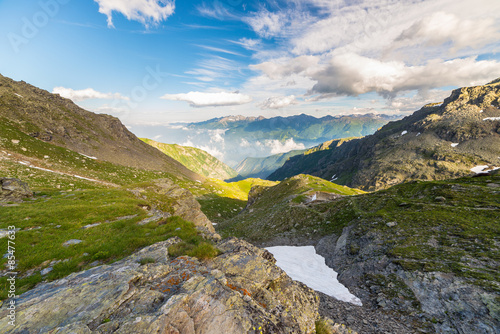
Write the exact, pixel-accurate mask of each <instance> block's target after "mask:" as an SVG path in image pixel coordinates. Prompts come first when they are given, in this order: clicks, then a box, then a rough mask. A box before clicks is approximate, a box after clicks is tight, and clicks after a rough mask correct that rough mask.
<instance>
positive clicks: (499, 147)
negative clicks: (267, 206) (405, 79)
mask: <svg viewBox="0 0 500 334" xmlns="http://www.w3.org/2000/svg"><path fill="white" fill-rule="evenodd" d="M499 108H500V80H496V81H493V82H491V83H490V84H487V85H484V86H476V87H465V88H461V89H457V90H454V91H453V92H452V94H451V95H450V97H448V98H447V99H445V101H444V102H443V103H442V104H430V105H427V106H424V107H423V108H422V109H420V110H419V111H416V112H415V113H414V114H412V115H411V116H408V117H405V118H404V119H402V120H400V121H395V122H390V123H389V124H387V125H385V126H384V127H382V129H380V130H379V131H377V132H376V133H375V134H373V135H371V136H367V137H365V138H361V139H353V140H350V141H347V142H341V141H333V142H332V143H331V144H330V145H329V148H330V149H328V150H321V151H318V152H315V153H312V154H307V155H306V154H304V155H300V156H296V157H292V158H290V159H289V160H288V161H287V162H286V163H285V165H284V166H283V167H281V168H280V169H278V170H277V171H276V172H274V173H273V174H272V175H270V176H269V179H271V180H282V179H284V178H286V177H290V176H293V175H297V174H300V173H306V174H311V175H316V176H319V177H322V178H325V179H327V180H330V179H336V181H335V182H337V183H339V184H345V185H348V186H351V187H359V188H361V189H364V190H375V189H381V188H387V187H388V186H390V185H394V184H398V183H401V182H405V181H409V180H443V179H449V178H455V177H460V176H465V175H468V174H470V173H471V171H470V170H471V168H473V167H476V166H481V165H484V166H489V168H493V167H496V166H500V160H499V156H500V109H499ZM487 168H488V167H487Z"/></svg>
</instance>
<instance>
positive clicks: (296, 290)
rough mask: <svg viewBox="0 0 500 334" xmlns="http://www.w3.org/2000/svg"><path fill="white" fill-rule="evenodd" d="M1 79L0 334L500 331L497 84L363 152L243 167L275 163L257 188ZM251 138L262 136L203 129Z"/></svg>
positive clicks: (217, 166) (431, 111) (195, 155)
mask: <svg viewBox="0 0 500 334" xmlns="http://www.w3.org/2000/svg"><path fill="white" fill-rule="evenodd" d="M1 79H2V80H1V82H0V118H1V120H2V122H1V123H0V130H1V131H0V173H1V176H2V177H3V178H17V179H20V180H21V181H23V182H25V183H26V184H27V186H29V188H30V189H31V191H32V196H24V198H14V197H12V198H9V197H5V199H3V200H2V202H1V203H0V217H1V220H0V231H2V234H1V235H2V236H3V237H2V238H0V247H2V249H5V250H6V249H7V242H8V238H7V235H9V233H8V230H9V226H14V227H15V240H16V253H15V254H16V255H15V258H16V262H15V268H14V269H15V271H16V272H17V275H16V289H17V290H16V293H17V294H19V297H18V298H17V299H16V300H17V301H18V308H17V311H18V313H17V317H18V322H17V323H18V327H16V328H15V329H12V328H11V327H9V324H8V322H7V320H8V318H7V314H8V312H9V311H8V309H7V307H8V302H7V301H8V300H9V299H8V298H7V297H8V294H7V292H8V290H9V289H8V286H9V281H8V278H9V277H10V276H9V275H10V274H9V273H10V272H11V271H12V270H10V269H9V266H8V257H7V256H4V257H3V258H2V259H1V260H0V265H1V266H2V268H1V275H2V277H1V278H0V286H1V287H2V294H1V295H0V298H1V299H2V300H3V302H2V304H1V307H0V316H1V319H0V329H1V331H2V332H6V333H17V332H21V331H25V332H27V333H35V332H37V333H38V332H43V331H47V330H49V331H55V332H60V333H71V332H82V333H106V332H121V333H140V332H144V333H148V332H154V331H160V330H164V331H167V332H168V331H172V332H175V330H177V331H178V332H181V333H183V332H186V333H187V332H189V331H190V330H192V328H194V327H196V328H205V330H207V331H208V332H210V331H211V332H217V331H219V332H220V331H221V330H228V328H230V332H234V333H237V332H241V333H243V332H249V333H257V332H259V331H260V332H263V333H313V332H318V331H321V330H323V331H324V332H322V333H342V334H343V333H348V332H349V331H351V332H352V331H354V332H357V333H380V332H390V333H472V332H474V333H494V332H495V331H497V330H498V329H499V328H500V327H499V326H500V319H499V311H498V310H499V308H498V305H499V304H500V299H499V298H498V294H499V292H500V286H499V282H500V277H499V275H498V270H497V268H498V256H499V251H500V250H499V236H500V230H499V228H500V226H499V224H498V212H499V211H500V207H499V205H500V202H499V191H500V190H499V189H500V176H499V174H498V170H496V167H497V166H498V165H500V164H499V163H498V161H497V159H498V156H500V152H499V151H498V149H499V147H500V145H497V142H498V140H499V139H498V138H499V133H500V132H499V129H500V128H499V126H500V125H499V124H500V123H499V122H498V120H496V119H497V118H498V117H499V116H500V114H499V113H500V111H499V109H498V107H499V106H500V104H499V101H500V100H499V98H500V92H499V87H500V86H499V85H500V82H499V81H498V80H497V81H494V82H492V83H490V84H487V85H484V86H478V87H466V88H462V89H459V90H456V91H454V92H453V93H452V95H451V96H450V97H449V98H448V99H446V100H445V101H444V103H443V104H442V105H439V106H438V105H428V106H425V107H424V108H422V109H420V110H419V111H417V112H415V113H414V114H412V115H411V116H408V117H406V118H404V119H402V120H398V121H393V122H390V123H388V124H387V125H385V126H383V127H382V128H381V129H380V130H378V131H376V132H375V133H374V134H372V135H368V136H364V137H358V136H359V135H361V136H362V135H364V134H362V133H356V134H355V135H356V137H352V136H346V138H341V139H336V138H334V137H333V138H330V140H329V141H326V140H325V142H324V143H323V144H322V145H319V146H317V147H314V148H312V149H307V150H305V149H304V150H302V151H292V152H290V153H285V154H282V155H277V156H274V157H269V158H267V159H268V160H269V161H265V160H267V159H262V161H260V160H254V161H252V160H251V159H247V160H246V161H247V162H246V163H245V164H246V167H245V168H246V170H247V172H248V173H249V175H251V176H252V175H253V176H259V175H261V176H263V175H264V174H258V173H263V172H264V171H265V170H266V169H265V168H267V167H265V166H274V167H273V168H277V167H276V166H277V164H278V163H281V162H283V163H284V165H283V167H281V168H279V169H277V170H276V171H274V174H273V175H274V176H273V175H271V177H270V178H271V179H275V180H279V181H269V180H264V179H260V178H255V177H253V178H244V177H243V176H241V175H240V177H239V178H238V172H237V171H235V170H232V169H231V168H230V167H228V166H227V165H225V164H224V163H222V162H221V161H220V160H218V159H216V158H215V157H213V156H211V155H210V154H208V153H207V152H204V151H202V150H200V149H195V148H190V147H182V146H179V145H167V144H163V143H160V142H157V141H154V140H150V139H145V138H144V139H141V140H139V139H138V138H137V137H136V136H135V135H134V134H133V133H131V132H130V131H128V130H127V129H126V128H125V127H124V126H123V125H122V124H121V122H120V121H119V120H118V119H116V118H112V117H111V116H103V115H96V114H93V113H90V112H88V111H85V110H83V109H81V108H79V107H78V106H76V105H74V104H73V103H72V102H71V101H69V100H67V99H64V98H61V97H60V96H58V95H53V94H50V93H48V92H46V91H42V90H40V89H38V88H36V87H34V86H31V85H28V84H26V83H22V82H16V81H13V80H10V79H8V78H6V77H1ZM16 94H18V95H22V96H23V97H22V98H21V97H19V96H17V95H16ZM255 121H258V122H264V121H265V119H262V118H261V119H254V120H252V121H249V120H248V119H226V120H224V121H222V120H217V122H215V123H220V124H221V125H220V126H223V127H227V126H228V123H231V122H233V123H236V122H243V123H245V122H246V123H249V124H247V125H245V126H247V127H250V126H252V125H251V124H252V122H255ZM276 122H277V121H276ZM301 122H302V121H301ZM246 123H245V124H246ZM270 124H271V123H270ZM205 126H206V127H207V128H210V129H212V128H213V127H216V126H219V125H214V122H208V123H207V124H205ZM268 126H269V127H272V125H268ZM245 131H249V130H248V129H247V130H245ZM403 132H404V134H403ZM418 133H420V134H419V135H417V134H418ZM290 136H291V137H293V136H292V135H290ZM325 136H327V135H325ZM225 140H228V134H227V132H226V137H225ZM146 143H147V144H146ZM453 143H458V145H455V146H453V145H452V144H453ZM431 148H432V149H433V150H434V151H433V153H432V154H430V153H429V152H430V151H429V150H431ZM292 155H293V156H292ZM285 161H286V162H285ZM245 164H244V165H245ZM257 165H260V167H259V168H260V169H256V167H255V166H257ZM477 166H482V167H481V170H479V169H477V168H475V167H477ZM241 170H243V169H240V171H239V172H241ZM257 170H258V172H256V174H257V175H255V174H251V173H253V172H255V171H257ZM473 171H475V172H473ZM228 179H234V181H233V182H229V180H228ZM224 180H227V181H224ZM330 180H332V181H333V182H330ZM2 189H3V188H2ZM2 191H5V193H6V194H7V188H5V190H2ZM6 196H7V195H6ZM273 246H312V247H314V250H315V252H316V253H317V255H318V256H319V255H321V256H322V257H323V258H324V259H325V261H326V265H327V266H328V267H329V268H331V269H333V270H335V271H336V272H337V273H338V280H339V282H340V283H342V284H343V285H344V286H345V287H346V288H347V289H348V291H349V292H350V293H352V294H354V295H355V296H356V297H358V298H359V299H360V303H359V304H352V303H346V302H344V301H339V300H336V299H334V298H333V297H330V296H328V295H326V294H323V293H320V292H316V291H314V290H312V289H311V288H309V287H307V286H306V285H304V284H302V283H299V282H297V281H293V280H292V279H291V278H290V277H289V276H288V275H287V273H286V272H285V271H283V270H282V269H280V268H279V267H278V266H277V265H276V263H277V262H276V259H275V257H274V256H273V255H272V254H271V253H270V252H269V251H267V250H265V249H264V248H265V247H273ZM7 255H8V254H7ZM278 262H279V261H278ZM284 292H285V293H284ZM361 304H362V305H361ZM56 305H64V306H65V308H66V310H65V311H62V309H63V308H57V307H56ZM133 305H135V306H133ZM79 310H84V311H82V312H80V311H79ZM29 314H31V315H32V316H27V315H29ZM137 319H139V320H137ZM221 324H223V325H221ZM221 326H225V327H221ZM221 328H224V329H221ZM259 328H260V329H259ZM321 328H322V329H321Z"/></svg>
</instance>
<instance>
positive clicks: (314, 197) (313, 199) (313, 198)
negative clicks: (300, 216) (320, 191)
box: [311, 194, 316, 202]
mask: <svg viewBox="0 0 500 334" xmlns="http://www.w3.org/2000/svg"><path fill="white" fill-rule="evenodd" d="M315 200H316V194H314V195H313V197H312V198H311V202H314V201H315Z"/></svg>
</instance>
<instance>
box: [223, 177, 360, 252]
mask: <svg viewBox="0 0 500 334" xmlns="http://www.w3.org/2000/svg"><path fill="white" fill-rule="evenodd" d="M362 193H364V192H363V191H361V190H357V189H352V188H348V187H345V186H339V185H337V184H335V183H331V182H328V181H325V180H323V179H320V178H317V177H314V176H310V175H297V176H294V177H292V178H290V179H286V180H284V181H282V182H280V183H278V184H276V185H274V186H271V187H270V186H268V185H266V186H255V187H253V188H252V190H251V191H250V193H249V200H248V204H247V207H246V209H245V210H244V211H242V212H241V213H240V214H239V215H237V216H235V217H233V218H231V219H227V220H225V221H222V222H221V223H220V224H219V225H218V226H217V227H216V229H217V231H218V232H219V233H220V234H221V235H222V236H237V237H243V238H246V239H247V240H249V241H251V242H257V243H262V242H264V243H265V242H269V241H271V240H272V239H274V238H276V237H285V236H287V235H288V234H289V233H290V231H293V232H295V230H296V229H297V228H298V227H299V226H300V229H301V230H303V231H304V235H303V236H304V237H305V238H307V237H308V235H309V233H310V232H313V231H314V230H315V227H316V226H317V225H318V224H319V223H320V222H325V221H326V220H325V219H324V217H322V216H321V214H319V213H318V212H317V211H316V210H314V209H311V208H309V207H308V206H306V205H305V204H304V203H306V202H308V201H309V200H310V199H312V198H313V197H314V196H315V195H316V197H318V198H319V197H321V195H320V194H333V196H334V197H335V196H352V195H357V194H362ZM305 231H307V232H305ZM314 232H316V231H314ZM306 233H307V234H306Z"/></svg>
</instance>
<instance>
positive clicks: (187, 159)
mask: <svg viewBox="0 0 500 334" xmlns="http://www.w3.org/2000/svg"><path fill="white" fill-rule="evenodd" d="M141 140H142V141H144V142H145V143H147V144H149V145H151V146H153V147H155V148H157V149H159V150H160V151H162V152H163V153H165V154H166V155H168V156H169V157H171V158H173V159H175V160H177V161H179V162H180V163H181V164H183V165H184V166H186V167H187V168H189V169H190V170H192V171H194V172H196V173H198V174H200V175H203V176H206V177H210V178H217V179H221V180H225V179H230V178H233V177H236V176H237V175H238V174H237V172H236V171H235V170H233V169H232V168H231V167H229V166H228V165H226V164H224V163H223V162H221V161H220V160H218V159H217V158H215V157H214V156H212V155H210V154H209V153H207V152H205V151H203V150H201V149H199V148H195V147H189V146H181V145H177V144H165V143H160V142H157V141H154V140H151V139H147V138H141Z"/></svg>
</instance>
